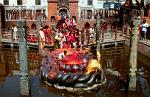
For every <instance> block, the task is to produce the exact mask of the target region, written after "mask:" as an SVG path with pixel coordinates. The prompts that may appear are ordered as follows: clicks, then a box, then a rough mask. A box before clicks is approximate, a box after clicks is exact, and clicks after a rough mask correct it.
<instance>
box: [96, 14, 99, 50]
mask: <svg viewBox="0 0 150 97" xmlns="http://www.w3.org/2000/svg"><path fill="white" fill-rule="evenodd" d="M99 33H100V16H99V13H98V14H97V17H96V50H97V51H100V39H99V38H100V37H99Z"/></svg>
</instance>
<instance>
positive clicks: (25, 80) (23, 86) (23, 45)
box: [17, 21, 29, 96]
mask: <svg viewBox="0 0 150 97" xmlns="http://www.w3.org/2000/svg"><path fill="white" fill-rule="evenodd" d="M17 25H18V32H19V55H20V56H19V58H20V75H21V79H20V94H21V95H26V96H28V95H29V72H28V71H29V70H28V60H27V41H26V38H25V37H26V36H25V35H26V32H25V31H26V30H25V26H26V22H25V21H19V22H18V23H17Z"/></svg>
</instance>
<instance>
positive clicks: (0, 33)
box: [0, 8, 2, 47]
mask: <svg viewBox="0 0 150 97" xmlns="http://www.w3.org/2000/svg"><path fill="white" fill-rule="evenodd" d="M1 14H2V13H1V8H0V47H1V46H2V43H1V39H2V24H1V23H2V19H1Z"/></svg>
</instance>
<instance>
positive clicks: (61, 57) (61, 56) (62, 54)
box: [58, 50, 67, 60]
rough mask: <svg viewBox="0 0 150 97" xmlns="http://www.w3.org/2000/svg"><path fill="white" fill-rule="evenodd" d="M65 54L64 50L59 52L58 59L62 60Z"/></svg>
mask: <svg viewBox="0 0 150 97" xmlns="http://www.w3.org/2000/svg"><path fill="white" fill-rule="evenodd" d="M66 55H67V51H66V50H64V52H62V53H60V54H59V56H58V59H60V60H63V59H64V58H65V56H66Z"/></svg>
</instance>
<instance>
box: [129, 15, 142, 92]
mask: <svg viewBox="0 0 150 97" xmlns="http://www.w3.org/2000/svg"><path fill="white" fill-rule="evenodd" d="M139 24H140V17H137V18H136V20H134V22H133V25H134V27H133V29H132V35H131V52H130V60H129V66H130V68H129V90H131V91H135V90H136V71H137V44H138V33H139V32H138V28H139Z"/></svg>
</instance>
